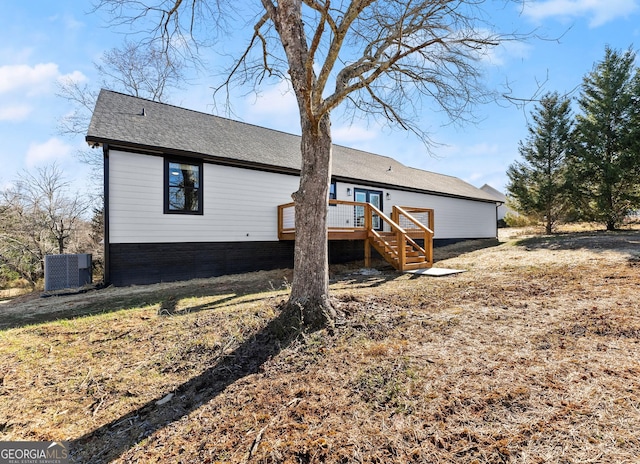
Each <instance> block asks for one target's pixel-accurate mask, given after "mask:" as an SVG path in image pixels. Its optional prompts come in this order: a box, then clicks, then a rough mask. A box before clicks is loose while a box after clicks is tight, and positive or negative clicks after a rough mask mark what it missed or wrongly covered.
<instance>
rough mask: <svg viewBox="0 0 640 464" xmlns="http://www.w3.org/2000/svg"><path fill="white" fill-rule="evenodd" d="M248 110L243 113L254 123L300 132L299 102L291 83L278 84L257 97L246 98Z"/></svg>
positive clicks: (282, 82) (285, 130)
mask: <svg viewBox="0 0 640 464" xmlns="http://www.w3.org/2000/svg"><path fill="white" fill-rule="evenodd" d="M245 102H246V110H245V112H244V114H243V115H242V116H243V117H244V118H245V119H246V120H247V121H250V122H251V123H252V124H257V125H261V126H266V127H269V128H272V129H277V130H281V131H284V132H289V133H294V134H299V133H300V116H299V113H298V104H297V102H296V97H295V95H294V94H293V90H292V89H291V88H290V87H289V83H288V82H286V81H281V82H280V83H279V84H278V85H276V86H274V87H271V88H269V89H267V90H266V91H264V92H261V93H260V94H259V95H258V96H257V98H255V100H254V99H246V100H245Z"/></svg>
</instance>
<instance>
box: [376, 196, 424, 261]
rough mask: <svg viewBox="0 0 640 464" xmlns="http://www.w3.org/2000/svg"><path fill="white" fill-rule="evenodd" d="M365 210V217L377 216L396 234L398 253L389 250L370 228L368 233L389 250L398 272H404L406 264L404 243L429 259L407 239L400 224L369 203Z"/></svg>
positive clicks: (410, 239) (412, 241)
mask: <svg viewBox="0 0 640 464" xmlns="http://www.w3.org/2000/svg"><path fill="white" fill-rule="evenodd" d="M367 208H368V214H367V215H368V216H369V217H371V216H372V214H373V213H375V214H377V215H378V216H380V217H381V218H382V219H383V220H384V221H386V222H387V223H388V224H389V226H391V229H392V231H393V232H395V233H396V236H397V239H396V241H397V243H398V252H394V251H393V249H391V247H390V246H388V244H387V243H386V241H385V240H384V239H382V236H381V235H380V234H379V233H378V232H377V231H375V230H374V229H373V227H371V228H370V229H369V232H370V233H372V234H373V235H375V236H376V237H378V238H380V239H382V241H383V242H384V243H385V249H387V248H388V249H390V251H391V252H392V254H394V255H396V256H397V258H398V265H399V267H400V270H404V268H405V265H406V262H407V251H406V249H405V244H406V243H409V245H411V246H412V247H413V249H414V250H418V251H419V252H422V253H423V254H424V256H425V258H428V257H429V256H428V255H427V252H426V250H425V249H424V248H422V247H421V246H420V245H418V244H417V243H416V242H415V240H413V239H412V238H411V237H409V235H408V234H407V231H406V230H404V229H403V228H402V226H400V224H398V223H397V222H395V221H394V220H393V219H391V218H390V217H388V216H387V215H385V214H384V213H383V212H382V211H380V210H379V209H378V208H377V207H376V206H374V205H372V204H371V203H367ZM371 222H372V221H371V220H369V223H371Z"/></svg>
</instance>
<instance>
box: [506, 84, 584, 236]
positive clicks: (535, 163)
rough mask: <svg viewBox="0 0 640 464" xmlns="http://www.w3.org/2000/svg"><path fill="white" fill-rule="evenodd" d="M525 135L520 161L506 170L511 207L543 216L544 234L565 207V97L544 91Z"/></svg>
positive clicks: (568, 142)
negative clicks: (526, 135) (527, 133)
mask: <svg viewBox="0 0 640 464" xmlns="http://www.w3.org/2000/svg"><path fill="white" fill-rule="evenodd" d="M531 117H532V119H533V123H532V124H529V125H528V131H529V135H528V137H527V139H526V140H525V141H524V142H523V141H520V145H519V148H518V151H519V152H520V156H521V157H522V158H523V161H522V162H515V163H514V164H512V165H511V166H509V169H508V170H507V176H508V177H509V184H508V185H507V190H508V191H509V193H510V196H511V199H512V201H513V203H514V207H515V209H516V210H517V211H518V212H520V213H522V214H524V215H526V216H530V217H534V218H536V219H538V220H543V221H544V223H545V229H546V232H547V234H550V233H552V232H553V228H554V226H555V225H556V224H557V222H558V221H560V220H562V219H563V218H564V215H565V213H566V211H567V201H566V191H565V180H566V156H567V153H568V151H569V149H570V147H571V129H572V119H571V109H570V102H569V100H567V99H563V98H560V97H559V96H558V93H548V94H546V95H544V96H543V97H542V99H541V100H540V103H539V105H537V106H536V108H535V109H534V111H532V113H531Z"/></svg>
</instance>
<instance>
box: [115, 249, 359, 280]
mask: <svg viewBox="0 0 640 464" xmlns="http://www.w3.org/2000/svg"><path fill="white" fill-rule="evenodd" d="M293 247H294V242H293V241H278V242H235V243H215V242H214V243H124V244H111V245H110V246H109V253H110V257H109V258H110V261H109V263H110V284H112V285H115V286H118V287H121V286H126V285H144V284H153V283H158V282H173V281H179V280H189V279H197V278H207V277H215V276H221V275H227V274H240V273H243V272H252V271H260V270H270V269H283V268H288V269H291V268H293ZM363 259H364V242H363V241H330V242H329V262H330V263H331V264H338V263H348V262H351V261H358V260H363Z"/></svg>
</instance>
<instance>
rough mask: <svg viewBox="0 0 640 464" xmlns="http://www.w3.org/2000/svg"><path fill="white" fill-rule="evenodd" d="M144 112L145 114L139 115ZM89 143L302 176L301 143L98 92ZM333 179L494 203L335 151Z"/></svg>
mask: <svg viewBox="0 0 640 464" xmlns="http://www.w3.org/2000/svg"><path fill="white" fill-rule="evenodd" d="M143 109H144V111H143ZM86 139H87V142H89V143H110V144H114V145H122V146H129V147H132V148H139V149H146V150H153V151H160V152H164V153H173V154H191V155H197V156H202V157H204V158H205V159H206V158H212V159H215V160H219V161H228V162H232V163H242V164H246V165H255V166H257V167H260V166H262V167H269V168H270V169H272V170H282V171H286V172H295V171H299V170H300V163H301V157H300V137H299V136H297V135H292V134H287V133H284V132H280V131H276V130H272V129H266V128H264V127H259V126H254V125H251V124H246V123H242V122H238V121H233V120H230V119H226V118H221V117H218V116H213V115H210V114H206V113H201V112H197V111H192V110H188V109H185V108H179V107H177V106H172V105H167V104H164V103H158V102H154V101H150V100H145V99H142V98H137V97H132V96H129V95H124V94H121V93H117V92H112V91H109V90H104V89H103V90H102V91H101V92H100V95H99V96H98V100H97V102H96V107H95V110H94V113H93V117H92V118H91V123H90V124H89V129H88V132H87V138H86ZM332 175H333V176H334V177H336V178H342V179H351V180H354V181H360V182H361V183H363V184H372V185H387V186H393V187H395V188H400V189H405V190H413V191H420V192H425V193H435V194H440V195H447V196H454V197H462V198H470V199H476V200H482V201H495V198H493V197H492V196H491V195H490V194H488V193H486V192H484V191H482V190H480V189H478V188H476V187H474V186H473V185H471V184H468V183H466V182H464V181H462V180H461V179H458V178H456V177H452V176H446V175H443V174H437V173H433V172H429V171H423V170H420V169H415V168H410V167H407V166H405V165H403V164H402V163H400V162H398V161H396V160H394V159H393V158H390V157H387V156H381V155H375V154H372V153H368V152H364V151H361V150H356V149H353V148H348V147H343V146H339V145H334V147H333V166H332Z"/></svg>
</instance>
